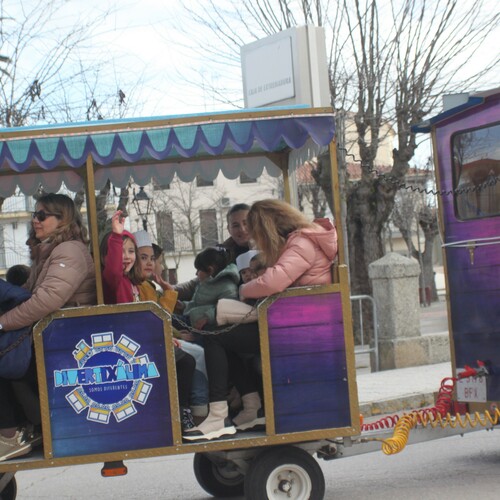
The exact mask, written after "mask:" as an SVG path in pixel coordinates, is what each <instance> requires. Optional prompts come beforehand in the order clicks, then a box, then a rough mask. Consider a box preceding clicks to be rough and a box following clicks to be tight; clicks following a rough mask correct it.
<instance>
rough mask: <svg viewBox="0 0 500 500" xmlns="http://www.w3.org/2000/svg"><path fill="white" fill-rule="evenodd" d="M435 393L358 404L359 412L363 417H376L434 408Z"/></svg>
mask: <svg viewBox="0 0 500 500" xmlns="http://www.w3.org/2000/svg"><path fill="white" fill-rule="evenodd" d="M434 404H435V393H434V392H428V393H424V394H410V395H408V396H401V397H399V398H394V399H385V400H381V401H368V402H366V403H360V404H359V412H360V413H361V415H363V417H365V418H367V417H378V416H382V415H388V414H391V413H398V412H401V411H411V410H418V409H420V408H424V407H428V406H434Z"/></svg>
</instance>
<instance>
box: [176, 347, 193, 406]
mask: <svg viewBox="0 0 500 500" xmlns="http://www.w3.org/2000/svg"><path fill="white" fill-rule="evenodd" d="M195 364H196V362H195V360H194V358H193V356H191V354H188V353H187V352H184V351H182V350H181V349H179V348H176V349H175V368H176V371H177V392H178V393H179V406H180V407H181V408H189V397H190V395H191V385H192V383H193V374H194V367H195Z"/></svg>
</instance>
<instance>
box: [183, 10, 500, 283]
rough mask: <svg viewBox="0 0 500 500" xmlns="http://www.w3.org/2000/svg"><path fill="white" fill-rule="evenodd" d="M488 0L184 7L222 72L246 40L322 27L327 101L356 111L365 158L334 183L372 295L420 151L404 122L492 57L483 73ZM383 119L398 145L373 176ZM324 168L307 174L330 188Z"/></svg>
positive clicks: (466, 85) (353, 261)
mask: <svg viewBox="0 0 500 500" xmlns="http://www.w3.org/2000/svg"><path fill="white" fill-rule="evenodd" d="M488 5H489V2H488V1H487V0H478V1H473V0H460V1H459V0H445V1H443V2H428V1H426V0H390V1H389V2H379V1H377V0H342V1H339V2H335V3H333V2H328V1H327V0H304V1H301V2H294V1H293V0H242V1H241V2H238V3H233V4H228V3H223V6H220V5H219V3H217V4H216V3H215V2H214V1H213V0H206V2H204V3H203V4H202V5H201V6H198V7H197V9H196V10H194V9H191V10H189V11H188V15H189V16H190V18H191V19H194V20H195V21H197V22H198V23H199V25H200V27H201V31H200V33H202V36H203V38H201V37H200V38H196V37H193V40H194V41H195V42H196V43H197V46H198V50H199V51H200V52H203V53H204V54H205V58H206V59H207V60H208V61H210V62H211V63H213V62H215V64H216V65H220V66H221V67H222V66H224V68H225V70H224V71H226V72H228V68H229V67H230V66H231V65H233V67H236V66H238V65H239V49H240V47H241V46H242V45H244V44H246V43H249V42H251V41H254V40H255V39H258V38H262V37H264V36H267V35H270V34H273V33H276V32H278V31H281V30H283V29H286V28H289V27H292V26H295V25H298V24H304V23H308V24H314V25H317V26H324V28H325V31H326V34H327V43H328V54H329V75H330V90H331V97H332V105H333V106H334V107H335V108H337V109H338V110H341V111H343V112H345V111H352V112H353V113H354V122H355V125H356V131H357V146H358V150H359V160H360V162H361V164H362V175H361V178H360V179H359V180H358V181H357V182H354V183H353V182H349V180H348V175H345V174H343V175H342V180H343V183H342V184H341V189H342V191H343V194H344V196H345V198H346V200H347V230H348V243H349V258H350V269H351V285H352V288H353V290H354V292H355V293H370V283H369V279H368V265H369V264H370V263H371V262H373V261H374V260H377V259H378V258H380V257H381V256H383V254H384V247H383V244H382V232H383V228H384V226H385V224H386V221H387V220H388V217H389V215H390V213H391V211H392V209H393V206H394V198H395V195H396V192H397V190H398V187H399V186H400V184H401V183H403V182H404V178H405V175H406V173H407V171H408V168H409V162H410V160H411V159H412V157H413V155H414V154H415V150H416V148H417V139H416V135H415V133H414V132H413V131H412V128H411V127H412V126H413V125H415V124H416V123H419V122H421V121H422V119H423V118H424V116H426V115H427V114H428V113H429V112H431V111H433V110H436V108H437V105H438V99H439V97H440V96H441V95H442V94H444V93H450V92H455V91H459V90H470V89H471V88H473V87H474V86H475V85H477V84H478V82H480V81H481V78H482V77H484V76H485V75H487V74H488V73H489V71H491V69H492V67H493V66H494V64H495V63H496V55H494V58H492V60H491V63H489V64H488V63H486V64H484V66H483V68H482V69H481V70H480V71H478V72H475V73H472V74H471V73H470V71H469V68H470V67H471V61H472V59H473V57H474V55H475V54H477V51H478V49H479V48H480V47H481V46H482V44H483V43H484V41H485V40H486V39H487V38H488V37H490V36H492V34H493V32H494V31H495V30H497V29H498V26H499V20H500V14H499V13H498V12H495V10H494V9H493V13H492V10H491V9H490V8H488ZM207 32H209V33H212V35H213V38H212V40H214V43H210V41H209V39H208V38H207V36H206V33H207ZM205 90H206V89H205ZM386 120H389V121H390V122H391V123H394V125H395V128H396V132H397V136H396V146H395V147H394V150H393V165H392V167H391V168H390V170H389V171H388V172H387V173H386V175H385V176H380V175H377V172H376V167H375V163H374V162H375V157H376V154H377V151H378V149H379V147H380V142H381V140H383V139H384V132H383V127H382V124H383V122H384V121H386ZM324 165H325V162H321V161H319V162H318V168H317V169H316V170H315V172H314V176H315V179H316V180H317V182H319V183H322V185H323V186H324V188H325V189H324V191H325V192H326V193H327V192H328V191H327V186H328V184H329V183H330V182H331V181H330V180H329V179H328V176H327V175H326V172H325V169H323V168H322V167H323V166H324ZM344 168H345V166H344Z"/></svg>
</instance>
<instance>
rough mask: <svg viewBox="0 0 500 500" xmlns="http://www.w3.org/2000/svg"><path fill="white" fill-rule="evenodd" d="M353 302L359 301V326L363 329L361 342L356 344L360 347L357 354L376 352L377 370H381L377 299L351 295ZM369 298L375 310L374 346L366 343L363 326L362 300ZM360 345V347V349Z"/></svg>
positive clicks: (373, 310)
mask: <svg viewBox="0 0 500 500" xmlns="http://www.w3.org/2000/svg"><path fill="white" fill-rule="evenodd" d="M350 298H351V302H353V301H358V302H359V326H360V330H361V344H360V345H358V346H356V347H357V348H358V349H357V350H356V354H365V353H370V352H373V353H374V354H375V371H376V372H378V371H379V351H378V318H377V307H376V305H375V300H374V299H373V297H371V296H370V295H351V297H350ZM363 300H368V301H370V302H371V304H372V312H373V316H372V317H373V346H370V345H366V344H365V335H364V328H363V308H362V301H363ZM359 347H360V349H359Z"/></svg>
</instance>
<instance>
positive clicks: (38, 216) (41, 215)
mask: <svg viewBox="0 0 500 500" xmlns="http://www.w3.org/2000/svg"><path fill="white" fill-rule="evenodd" d="M51 215H53V216H54V217H57V218H59V217H60V215H59V214H54V213H52V212H46V211H45V210H38V212H33V213H32V214H31V218H32V219H37V220H38V222H43V221H44V220H45V219H46V218H47V217H50V216H51Z"/></svg>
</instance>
